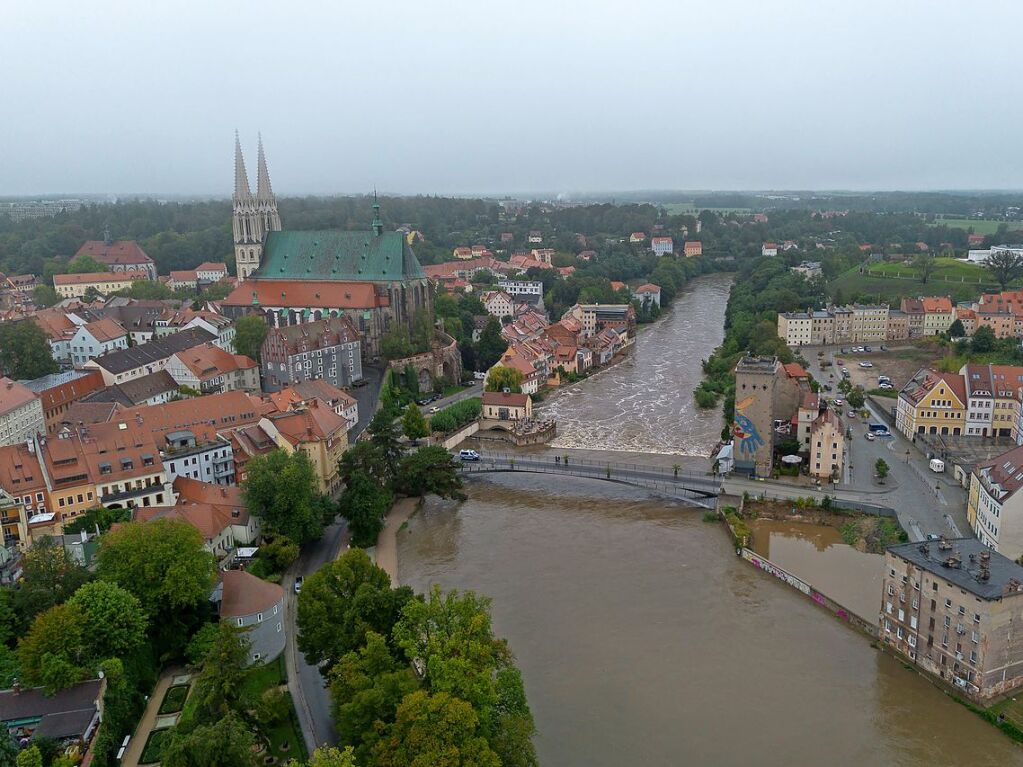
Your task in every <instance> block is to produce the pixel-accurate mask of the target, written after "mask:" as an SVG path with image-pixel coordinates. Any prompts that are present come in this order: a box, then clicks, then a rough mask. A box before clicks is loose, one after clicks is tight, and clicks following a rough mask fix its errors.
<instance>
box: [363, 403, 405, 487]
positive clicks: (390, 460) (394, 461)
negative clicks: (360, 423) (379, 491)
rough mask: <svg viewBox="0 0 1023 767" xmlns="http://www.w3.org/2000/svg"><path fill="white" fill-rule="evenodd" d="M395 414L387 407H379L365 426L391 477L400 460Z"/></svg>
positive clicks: (398, 427) (399, 432)
mask: <svg viewBox="0 0 1023 767" xmlns="http://www.w3.org/2000/svg"><path fill="white" fill-rule="evenodd" d="M395 418H396V414H395V413H394V411H392V410H390V409H388V408H381V409H380V410H378V411H377V412H376V413H375V414H374V415H373V419H372V420H371V421H370V422H369V426H367V427H366V431H367V432H369V437H370V442H371V443H372V444H373V446H374V447H375V448H376V449H377V450H379V451H380V456H381V458H382V459H383V461H384V464H385V465H386V466H387V471H388V476H390V477H393V476H394V472H395V471H397V469H398V461H400V460H401V454H402V449H401V439H400V438H401V427H400V426H398V423H397V422H396V420H395Z"/></svg>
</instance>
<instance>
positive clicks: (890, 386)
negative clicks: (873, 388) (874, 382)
mask: <svg viewBox="0 0 1023 767" xmlns="http://www.w3.org/2000/svg"><path fill="white" fill-rule="evenodd" d="M877 388H878V389H894V388H895V387H894V386H892V385H891V384H890V383H888V382H887V381H885V382H884V383H883V384H881V385H880V386H878V387H877Z"/></svg>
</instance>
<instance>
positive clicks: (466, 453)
mask: <svg viewBox="0 0 1023 767" xmlns="http://www.w3.org/2000/svg"><path fill="white" fill-rule="evenodd" d="M479 459H480V454H479V453H477V452H476V451H475V450H459V451H458V460H460V461H478V460H479Z"/></svg>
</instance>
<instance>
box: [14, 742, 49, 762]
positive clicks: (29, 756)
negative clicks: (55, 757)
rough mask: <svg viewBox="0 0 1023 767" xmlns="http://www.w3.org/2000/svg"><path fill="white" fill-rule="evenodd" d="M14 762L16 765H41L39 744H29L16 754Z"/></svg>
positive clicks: (41, 756)
mask: <svg viewBox="0 0 1023 767" xmlns="http://www.w3.org/2000/svg"><path fill="white" fill-rule="evenodd" d="M14 763H15V764H16V765H17V767H43V754H42V752H41V751H40V750H39V746H29V747H28V748H26V749H25V750H24V751H22V752H21V753H20V754H18V757H17V759H16V760H15V762H14Z"/></svg>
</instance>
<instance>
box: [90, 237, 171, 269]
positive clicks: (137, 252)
mask: <svg viewBox="0 0 1023 767" xmlns="http://www.w3.org/2000/svg"><path fill="white" fill-rule="evenodd" d="M78 256H91V257H92V258H94V259H96V260H97V261H99V262H100V263H101V264H107V265H108V266H113V265H114V264H151V263H153V259H151V258H150V257H149V256H147V255H146V252H145V251H144V250H142V248H141V247H139V244H138V243H137V242H135V240H114V241H113V242H111V243H109V244H107V243H106V242H105V241H104V240H88V241H87V242H85V243H84V244H83V245H82V247H80V248H79V249H78V252H77V253H75V257H76V258H77V257H78Z"/></svg>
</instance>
